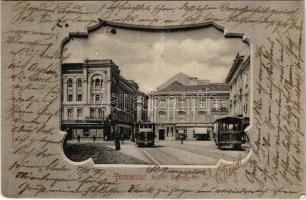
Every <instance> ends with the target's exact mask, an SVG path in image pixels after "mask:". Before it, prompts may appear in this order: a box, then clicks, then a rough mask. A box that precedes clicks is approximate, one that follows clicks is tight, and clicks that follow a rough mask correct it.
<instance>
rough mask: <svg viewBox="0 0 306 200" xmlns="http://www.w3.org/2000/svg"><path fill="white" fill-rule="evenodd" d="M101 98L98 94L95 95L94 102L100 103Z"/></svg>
mask: <svg viewBox="0 0 306 200" xmlns="http://www.w3.org/2000/svg"><path fill="white" fill-rule="evenodd" d="M100 97H101V96H100V95H99V94H96V97H95V101H96V102H100V101H101V98H100Z"/></svg>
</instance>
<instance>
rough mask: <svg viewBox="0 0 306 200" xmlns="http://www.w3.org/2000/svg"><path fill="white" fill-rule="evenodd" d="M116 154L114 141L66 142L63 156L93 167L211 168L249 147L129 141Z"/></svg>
mask: <svg viewBox="0 0 306 200" xmlns="http://www.w3.org/2000/svg"><path fill="white" fill-rule="evenodd" d="M120 146H121V150H119V151H116V150H115V145H114V141H96V143H93V141H92V140H83V141H81V143H80V144H78V143H77V142H76V141H70V142H69V143H67V144H66V146H65V148H64V149H65V154H66V155H67V156H68V158H70V159H71V160H73V161H83V160H85V159H88V158H90V157H91V158H92V159H93V160H94V162H95V163H96V164H159V165H213V164H216V163H217V162H218V160H219V159H224V160H228V161H233V160H237V159H239V158H240V159H241V158H244V157H246V156H247V154H248V153H249V146H248V145H243V146H242V148H241V150H231V149H228V150H220V149H218V148H217V146H216V145H215V143H214V142H212V141H184V143H183V144H181V143H180V141H173V140H171V141H170V140H163V141H156V144H155V146H153V147H137V146H135V145H134V143H131V142H130V141H124V142H123V143H121V145H120Z"/></svg>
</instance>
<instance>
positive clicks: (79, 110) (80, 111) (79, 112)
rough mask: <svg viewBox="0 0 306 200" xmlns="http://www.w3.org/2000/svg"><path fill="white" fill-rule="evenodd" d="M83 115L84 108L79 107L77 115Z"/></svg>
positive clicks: (79, 116)
mask: <svg viewBox="0 0 306 200" xmlns="http://www.w3.org/2000/svg"><path fill="white" fill-rule="evenodd" d="M82 115H83V110H82V108H78V109H77V117H78V118H81V117H82Z"/></svg>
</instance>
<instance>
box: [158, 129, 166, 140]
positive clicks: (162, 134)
mask: <svg viewBox="0 0 306 200" xmlns="http://www.w3.org/2000/svg"><path fill="white" fill-rule="evenodd" d="M158 138H159V140H164V139H165V130H164V129H160V130H159V132H158Z"/></svg>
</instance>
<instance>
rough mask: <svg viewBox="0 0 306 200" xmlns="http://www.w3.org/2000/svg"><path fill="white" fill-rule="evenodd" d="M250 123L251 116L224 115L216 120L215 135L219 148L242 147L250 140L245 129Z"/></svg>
mask: <svg viewBox="0 0 306 200" xmlns="http://www.w3.org/2000/svg"><path fill="white" fill-rule="evenodd" d="M248 125H249V118H243V117H223V118H219V119H217V120H216V121H215V122H214V130H213V136H214V140H215V143H216V145H217V146H218V147H219V148H229V147H230V148H233V149H240V148H241V144H243V143H245V142H246V141H248V138H247V135H246V134H245V132H244V129H245V128H246V127H247V126H248Z"/></svg>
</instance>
